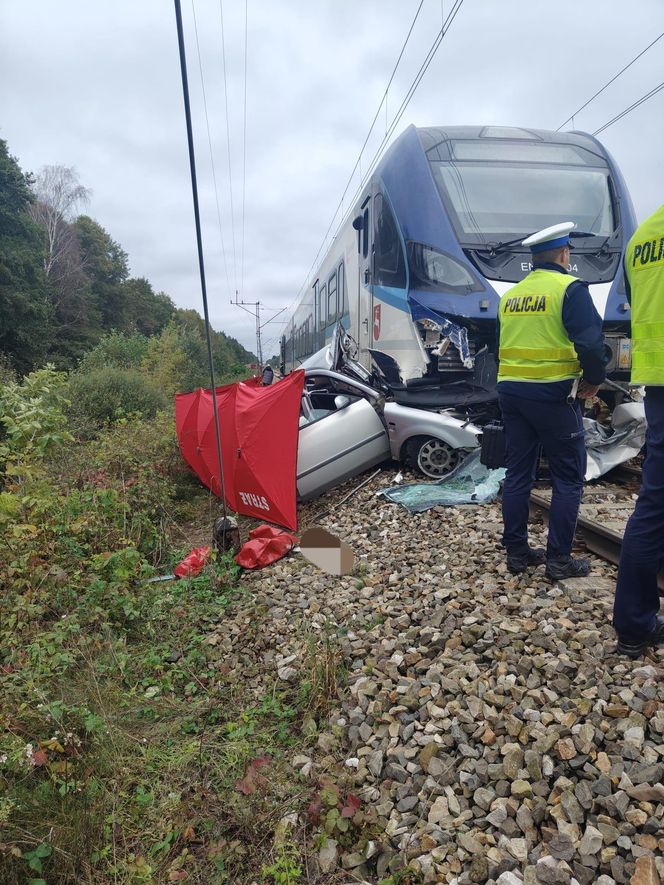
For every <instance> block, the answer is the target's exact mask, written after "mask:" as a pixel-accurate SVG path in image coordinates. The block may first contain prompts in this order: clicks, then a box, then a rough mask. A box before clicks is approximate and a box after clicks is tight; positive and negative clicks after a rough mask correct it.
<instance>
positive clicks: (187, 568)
mask: <svg viewBox="0 0 664 885" xmlns="http://www.w3.org/2000/svg"><path fill="white" fill-rule="evenodd" d="M211 549H212V548H211V547H194V549H193V550H192V551H191V553H189V554H188V555H187V556H185V558H184V559H183V560H182V561H181V562H178V564H177V565H176V566H175V568H174V569H173V574H174V575H177V577H178V578H195V577H196V575H200V573H201V572H202V571H203V566H204V565H205V563H206V562H207V561H208V559H209V558H210V550H211Z"/></svg>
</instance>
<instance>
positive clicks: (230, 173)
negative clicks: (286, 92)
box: [219, 0, 237, 291]
mask: <svg viewBox="0 0 664 885" xmlns="http://www.w3.org/2000/svg"><path fill="white" fill-rule="evenodd" d="M219 18H220V21H221V60H222V67H223V71H224V107H225V111H226V145H227V148H228V193H229V198H230V210H231V240H232V243H233V280H234V283H235V290H236V291H237V257H236V255H237V253H236V250H235V210H234V207H233V171H232V165H231V126H230V122H229V117H228V80H227V77H226V37H225V33H224V2H223V0H219Z"/></svg>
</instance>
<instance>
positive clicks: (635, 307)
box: [625, 206, 664, 384]
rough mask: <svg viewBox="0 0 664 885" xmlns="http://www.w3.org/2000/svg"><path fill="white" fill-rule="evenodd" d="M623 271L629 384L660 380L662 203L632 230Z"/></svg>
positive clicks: (663, 363) (663, 367)
mask: <svg viewBox="0 0 664 885" xmlns="http://www.w3.org/2000/svg"><path fill="white" fill-rule="evenodd" d="M625 272H626V274H627V279H628V280H629V285H630V289H631V290H632V384H664V206H660V207H659V209H657V211H656V212H653V214H652V215H651V216H650V217H649V218H646V220H645V221H644V222H643V224H640V225H639V226H638V227H637V229H636V231H635V232H634V234H633V236H632V238H631V240H630V241H629V243H628V244H627V249H626V250H625Z"/></svg>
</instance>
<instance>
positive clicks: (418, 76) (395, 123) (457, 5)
mask: <svg viewBox="0 0 664 885" xmlns="http://www.w3.org/2000/svg"><path fill="white" fill-rule="evenodd" d="M463 2H464V0H455V3H454V6H453V7H452V10H451V11H450V13H449V14H448V16H447V18H446V20H445V22H444V23H443V26H442V27H441V29H440V31H439V32H438V34H437V36H436V39H435V40H434V42H433V44H432V46H431V48H430V49H429V52H428V53H427V56H426V58H425V60H424V62H423V63H422V65H421V67H420V70H419V71H418V72H417V74H416V75H415V79H414V80H413V82H412V83H411V86H410V88H409V90H408V92H407V93H406V96H405V98H404V99H403V101H402V102H401V105H400V107H399V110H398V111H397V113H396V115H395V116H394V119H393V120H392V123H391V125H390V128H389V129H388V131H387V132H386V133H385V136H384V138H383V140H382V142H381V144H380V146H379V147H378V150H377V151H376V153H375V154H374V157H373V159H372V161H371V163H370V165H369V168H368V169H367V171H366V172H365V174H364V180H363V181H361V182H360V185H359V187H358V189H357V191H356V193H355V196H357V195H358V194H359V193H360V191H361V190H362V188H363V187H364V184H365V182H366V180H367V179H368V178H369V176H370V175H371V174H372V173H373V170H374V169H375V168H376V165H377V164H378V161H379V160H380V158H381V156H382V152H383V149H384V147H385V145H386V144H387V142H388V141H389V139H390V138H391V136H392V133H393V132H394V130H395V129H396V127H397V126H398V125H399V121H400V120H401V118H402V117H403V115H404V113H405V111H406V108H407V107H408V105H409V104H410V101H411V99H412V97H413V95H414V94H415V92H416V90H417V87H418V86H419V85H420V83H421V81H422V78H423V77H424V75H425V74H426V72H427V70H428V69H429V66H430V64H431V62H432V61H433V59H434V57H435V55H436V52H437V51H438V48H439V46H440V44H441V43H442V42H443V39H444V37H445V35H446V34H447V32H448V31H449V29H450V26H451V24H452V22H453V21H454V19H455V18H456V16H457V14H458V12H459V10H460V9H461V7H462V5H463ZM355 196H354V198H353V201H354V199H355ZM341 223H343V219H342V222H341Z"/></svg>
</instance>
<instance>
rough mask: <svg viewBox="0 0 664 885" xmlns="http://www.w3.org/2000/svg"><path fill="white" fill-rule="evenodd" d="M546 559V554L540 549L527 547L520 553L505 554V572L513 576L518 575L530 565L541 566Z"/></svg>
mask: <svg viewBox="0 0 664 885" xmlns="http://www.w3.org/2000/svg"><path fill="white" fill-rule="evenodd" d="M545 559H546V553H545V552H544V548H542V547H529V548H528V549H527V550H526V551H523V552H520V553H510V552H509V551H508V553H507V571H508V572H511V573H512V574H513V575H520V574H521V573H522V572H525V570H526V569H527V568H528V566H531V565H542V563H543V562H544V560H545Z"/></svg>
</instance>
